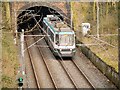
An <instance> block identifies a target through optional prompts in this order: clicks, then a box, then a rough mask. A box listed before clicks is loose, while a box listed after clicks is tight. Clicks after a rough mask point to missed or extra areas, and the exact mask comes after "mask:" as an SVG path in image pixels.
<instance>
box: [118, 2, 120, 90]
mask: <svg viewBox="0 0 120 90" xmlns="http://www.w3.org/2000/svg"><path fill="white" fill-rule="evenodd" d="M118 7H120V2H118ZM119 23H120V8H118V28H119V29H118V59H119V60H118V67H119V70H118V72H119V89H120V24H119Z"/></svg>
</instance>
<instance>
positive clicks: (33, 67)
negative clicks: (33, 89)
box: [25, 42, 40, 89]
mask: <svg viewBox="0 0 120 90" xmlns="http://www.w3.org/2000/svg"><path fill="white" fill-rule="evenodd" d="M25 43H26V46H28V44H27V42H25ZM27 52H28V56H29V58H30V62H31V65H32V69H33V73H34V76H35V80H36V85H37V88H39V89H40V84H39V80H38V77H37V73H36V72H35V66H34V63H33V61H32V55H31V53H30V50H29V49H27Z"/></svg>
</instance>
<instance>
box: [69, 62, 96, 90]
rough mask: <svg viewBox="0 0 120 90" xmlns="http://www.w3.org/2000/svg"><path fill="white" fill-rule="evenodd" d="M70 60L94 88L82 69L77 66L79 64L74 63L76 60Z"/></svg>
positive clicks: (92, 86)
mask: <svg viewBox="0 0 120 90" xmlns="http://www.w3.org/2000/svg"><path fill="white" fill-rule="evenodd" d="M71 62H72V63H73V64H74V65H75V66H76V68H77V69H78V70H79V72H80V73H81V74H82V75H83V77H84V78H85V79H86V81H87V82H88V84H89V85H90V86H91V88H93V89H95V86H94V85H93V84H92V82H91V81H90V80H89V78H88V77H87V75H86V74H85V73H84V72H83V70H82V69H80V68H79V66H78V65H77V64H76V62H75V61H74V60H71Z"/></svg>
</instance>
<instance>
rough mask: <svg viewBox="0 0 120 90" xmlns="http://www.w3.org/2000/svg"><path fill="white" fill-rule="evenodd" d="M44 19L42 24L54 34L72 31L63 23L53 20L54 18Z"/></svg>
mask: <svg viewBox="0 0 120 90" xmlns="http://www.w3.org/2000/svg"><path fill="white" fill-rule="evenodd" d="M51 19H52V20H50V18H48V17H45V18H44V19H43V20H44V22H45V23H46V24H47V25H48V26H49V27H50V28H51V29H52V30H53V31H54V32H73V30H72V29H71V28H70V27H68V26H67V24H65V23H64V22H63V21H61V20H59V21H57V20H55V18H51Z"/></svg>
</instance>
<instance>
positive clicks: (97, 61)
mask: <svg viewBox="0 0 120 90" xmlns="http://www.w3.org/2000/svg"><path fill="white" fill-rule="evenodd" d="M77 43H80V44H83V43H82V42H80V41H77ZM78 48H79V49H80V50H81V51H82V53H83V54H84V55H85V56H86V57H87V58H88V59H90V60H91V62H92V63H93V64H94V65H95V66H96V67H97V68H98V69H99V70H100V71H101V72H102V73H103V74H104V75H105V76H107V78H108V79H109V80H110V81H112V82H113V83H114V84H115V85H116V86H117V87H119V75H118V73H117V72H116V71H115V69H114V68H112V67H111V66H109V65H107V64H106V63H105V62H103V60H102V59H101V58H99V57H98V56H97V55H96V54H95V53H93V52H92V51H91V50H90V49H89V48H88V47H86V46H81V47H78Z"/></svg>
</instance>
